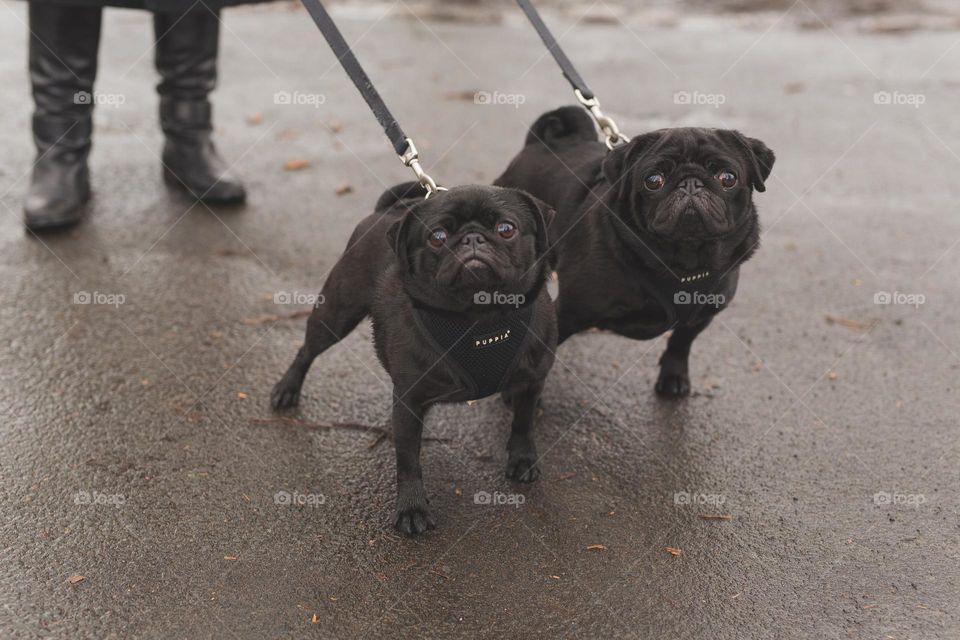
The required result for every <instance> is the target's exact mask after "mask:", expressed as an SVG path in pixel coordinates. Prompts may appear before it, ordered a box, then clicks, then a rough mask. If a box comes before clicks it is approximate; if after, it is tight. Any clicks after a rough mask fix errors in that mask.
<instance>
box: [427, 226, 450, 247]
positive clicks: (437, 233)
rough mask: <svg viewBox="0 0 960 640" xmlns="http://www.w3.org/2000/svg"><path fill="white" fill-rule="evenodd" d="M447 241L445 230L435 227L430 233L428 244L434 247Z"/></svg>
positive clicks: (440, 245)
mask: <svg viewBox="0 0 960 640" xmlns="http://www.w3.org/2000/svg"><path fill="white" fill-rule="evenodd" d="M446 241H447V232H446V231H444V230H443V229H435V230H434V231H433V233H431V234H430V245H431V246H434V247H442V246H443V243H445V242H446Z"/></svg>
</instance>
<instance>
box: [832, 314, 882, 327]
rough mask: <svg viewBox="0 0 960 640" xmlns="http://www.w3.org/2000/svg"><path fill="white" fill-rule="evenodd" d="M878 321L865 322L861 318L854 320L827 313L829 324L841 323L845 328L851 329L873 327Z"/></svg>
mask: <svg viewBox="0 0 960 640" xmlns="http://www.w3.org/2000/svg"><path fill="white" fill-rule="evenodd" d="M875 323H876V321H874V322H863V321H861V320H853V319H852V318H843V317H841V316H833V315H829V314H828V315H827V324H835V325H839V326H841V327H843V328H845V329H850V330H851V331H866V330H867V329H870V328H872V327H873V325H874V324H875Z"/></svg>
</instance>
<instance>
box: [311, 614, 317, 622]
mask: <svg viewBox="0 0 960 640" xmlns="http://www.w3.org/2000/svg"><path fill="white" fill-rule="evenodd" d="M310 623H311V624H317V614H313V617H312V618H310Z"/></svg>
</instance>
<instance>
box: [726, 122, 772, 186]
mask: <svg viewBox="0 0 960 640" xmlns="http://www.w3.org/2000/svg"><path fill="white" fill-rule="evenodd" d="M724 133H725V134H726V135H727V136H731V137H732V138H733V142H734V144H735V145H736V146H737V147H738V148H739V149H740V151H741V153H742V154H743V155H744V160H746V163H747V166H748V167H750V172H751V178H750V183H751V184H752V185H753V188H754V189H756V190H757V191H760V192H761V193H762V192H764V191H766V190H767V187H766V184H765V182H766V181H767V178H769V177H770V172H771V171H772V170H773V163H774V161H775V160H776V159H777V158H776V156H775V155H774V153H773V151H771V150H770V147H768V146H767V145H765V144H764V143H763V142H761V141H760V140H757V139H756V138H748V137H747V136H745V135H743V134H742V133H740V132H739V131H733V130H730V131H725V132H724Z"/></svg>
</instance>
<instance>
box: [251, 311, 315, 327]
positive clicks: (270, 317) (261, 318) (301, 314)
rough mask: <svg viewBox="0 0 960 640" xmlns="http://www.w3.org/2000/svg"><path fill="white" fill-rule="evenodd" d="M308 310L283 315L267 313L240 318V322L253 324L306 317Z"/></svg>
mask: <svg viewBox="0 0 960 640" xmlns="http://www.w3.org/2000/svg"><path fill="white" fill-rule="evenodd" d="M310 311H311V310H310V309H304V310H301V311H294V312H293V313H286V314H283V315H278V314H275V313H269V314H266V315H262V316H257V317H256V318H245V319H243V320H241V322H243V324H246V325H250V326H255V325H258V324H267V323H268V322H276V321H278V320H296V319H298V318H306V317H307V316H308V315H310Z"/></svg>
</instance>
